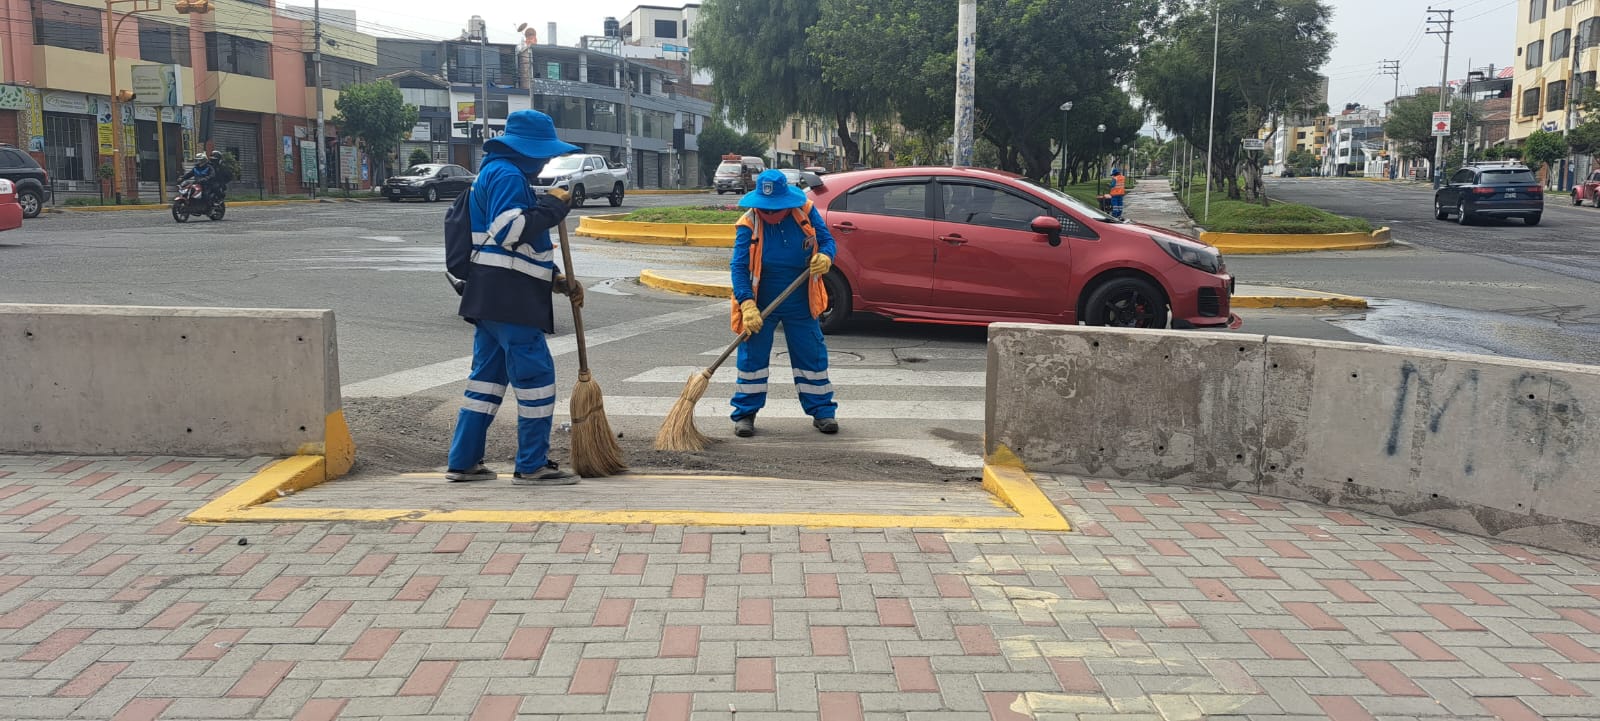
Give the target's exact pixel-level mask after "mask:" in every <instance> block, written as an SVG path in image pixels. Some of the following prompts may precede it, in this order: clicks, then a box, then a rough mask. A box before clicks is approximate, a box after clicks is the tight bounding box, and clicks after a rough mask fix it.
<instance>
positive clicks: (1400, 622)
mask: <svg viewBox="0 0 1600 721" xmlns="http://www.w3.org/2000/svg"><path fill="white" fill-rule="evenodd" d="M264 463H265V459H255V460H249V461H186V460H174V459H168V458H151V459H143V460H104V459H81V460H74V459H62V458H27V457H22V458H18V457H0V717H4V718H60V719H68V718H72V719H117V720H118V721H131V720H133V719H155V718H163V719H223V718H251V719H300V720H309V719H331V718H348V719H374V718H395V719H420V718H429V719H475V720H482V721H489V720H492V719H514V718H516V719H557V718H560V719H599V718H608V719H639V718H647V719H661V720H666V719H688V718H694V719H730V718H732V719H737V720H741V721H748V720H752V719H813V718H822V719H829V720H833V719H984V718H991V717H992V718H994V719H1022V718H1038V719H1083V720H1085V721H1088V720H1091V719H1102V718H1104V719H1112V718H1115V719H1197V718H1202V717H1204V718H1213V719H1222V718H1244V717H1249V718H1260V719H1265V718H1281V719H1289V718H1305V719H1311V718H1333V719H1374V718H1378V719H1407V718H1469V719H1479V718H1482V719H1491V718H1499V719H1505V720H1506V721H1522V720H1523V719H1536V718H1541V717H1542V718H1551V719H1562V718H1570V719H1578V718H1586V719H1593V718H1596V717H1597V716H1600V700H1597V699H1596V698H1595V696H1596V695H1600V650H1597V649H1600V564H1597V563H1595V562H1586V561H1583V560H1580V559H1575V558H1573V557H1569V556H1563V555H1561V554H1557V553H1550V552H1534V551H1530V550H1528V549H1524V548H1521V547H1515V546H1507V545H1502V544H1496V543H1491V542H1487V541H1484V540H1481V539H1477V538H1472V537H1467V536H1463V535H1459V534H1452V533H1446V532H1434V531H1431V530H1428V529H1425V528H1421V527H1416V526H1410V525H1406V524H1400V523H1395V522H1390V521H1386V520H1382V519H1376V518H1373V517H1370V516H1364V515H1360V514H1350V513H1344V512H1339V511H1332V510H1327V509H1321V508H1317V507H1313V506H1309V505H1306V504H1301V503H1292V502H1291V503H1279V502H1276V501H1272V500H1268V499H1265V498H1252V497H1248V496H1244V495H1239V494H1232V493H1217V492H1211V491H1199V490H1192V489H1184V488H1178V487H1162V486H1154V485H1139V484H1126V483H1104V482H1097V481H1087V482H1082V481H1078V480H1076V479H1071V478H1059V479H1056V478H1044V479H1040V484H1041V487H1042V488H1044V489H1045V491H1046V492H1047V493H1048V494H1049V495H1050V496H1051V497H1052V498H1053V499H1055V500H1056V501H1057V503H1059V504H1061V505H1062V507H1063V510H1064V511H1066V512H1067V513H1068V515H1069V517H1070V518H1071V519H1072V520H1073V521H1074V523H1075V525H1076V527H1077V528H1078V532H1075V533H1071V534H1049V533H1027V532H1012V531H1006V532H937V531H927V532H913V531H910V530H886V531H859V532H858V531H831V530H830V531H826V532H811V531H804V530H801V529H796V528H770V529H769V528H748V529H738V528H733V529H717V528H682V527H667V526H660V527H651V526H633V527H619V526H603V527H602V526H595V527H584V526H565V525H541V526H535V527H517V526H507V525H490V524H480V525H468V524H418V523H396V524H327V523H316V524H301V525H293V524H290V525H277V526H264V525H235V526H228V527H197V526H189V525H186V524H185V523H184V522H183V521H182V520H181V518H182V517H183V515H184V514H186V513H187V512H189V511H190V510H192V509H194V508H196V507H198V506H199V505H200V504H201V503H202V502H203V500H204V499H205V498H207V497H210V496H213V495H215V494H217V493H219V492H220V491H222V490H223V489H225V488H227V487H228V486H229V485H230V484H233V483H236V482H238V481H239V480H241V479H243V478H245V477H247V476H248V475H249V474H250V473H251V472H253V471H254V470H255V469H256V468H258V467H260V466H261V465H263V464H264ZM593 482H595V483H599V482H602V481H593ZM438 492H439V493H441V494H446V493H449V492H450V489H449V488H448V487H443V486H441V487H440V488H439V489H438ZM529 495H530V497H537V491H536V490H530V494H529ZM240 539H245V540H246V541H247V542H248V545H244V546H241V545H239V541H240ZM730 709H737V714H736V715H735V714H733V713H731V712H730Z"/></svg>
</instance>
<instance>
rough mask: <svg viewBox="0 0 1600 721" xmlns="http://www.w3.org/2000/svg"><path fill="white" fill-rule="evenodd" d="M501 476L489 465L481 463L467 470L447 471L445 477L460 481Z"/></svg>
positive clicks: (452, 481) (452, 480) (488, 479)
mask: <svg viewBox="0 0 1600 721" xmlns="http://www.w3.org/2000/svg"><path fill="white" fill-rule="evenodd" d="M499 477H500V476H499V475H497V474H496V473H495V472H494V471H491V470H489V467H488V466H485V465H483V464H482V463H479V464H478V465H477V466H476V467H474V468H472V469H471V470H466V471H454V470H451V471H445V472H444V479H445V480H447V481H450V482H451V483H456V482H460V481H492V480H494V479H496V478H499Z"/></svg>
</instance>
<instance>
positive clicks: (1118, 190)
mask: <svg viewBox="0 0 1600 721" xmlns="http://www.w3.org/2000/svg"><path fill="white" fill-rule="evenodd" d="M1111 179H1112V181H1113V182H1112V183H1111V194H1112V195H1127V194H1128V179H1127V178H1126V177H1124V176H1121V175H1113V176H1111Z"/></svg>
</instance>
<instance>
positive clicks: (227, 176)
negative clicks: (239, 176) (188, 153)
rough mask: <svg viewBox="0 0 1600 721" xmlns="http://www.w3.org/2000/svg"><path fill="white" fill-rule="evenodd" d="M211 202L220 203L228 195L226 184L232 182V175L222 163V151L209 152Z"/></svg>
mask: <svg viewBox="0 0 1600 721" xmlns="http://www.w3.org/2000/svg"><path fill="white" fill-rule="evenodd" d="M211 176H212V179H211V191H212V192H211V200H212V201H213V202H216V201H221V200H222V199H223V198H225V197H227V195H228V183H231V182H233V175H232V174H231V173H229V172H228V165H227V164H226V163H224V162H222V151H220V150H213V151H211Z"/></svg>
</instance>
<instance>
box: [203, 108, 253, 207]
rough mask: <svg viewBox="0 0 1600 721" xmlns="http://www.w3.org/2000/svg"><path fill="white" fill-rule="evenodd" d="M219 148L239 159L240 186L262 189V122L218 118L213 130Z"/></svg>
mask: <svg viewBox="0 0 1600 721" xmlns="http://www.w3.org/2000/svg"><path fill="white" fill-rule="evenodd" d="M212 140H213V141H214V143H215V147H216V149H217V150H221V151H222V152H224V153H231V154H232V155H233V157H235V158H238V159H239V177H237V178H234V180H233V185H234V186H235V187H238V188H242V189H243V188H249V189H254V190H260V189H261V124H260V123H242V122H235V121H229V120H218V121H217V122H216V126H215V128H214V129H213V132H212Z"/></svg>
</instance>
